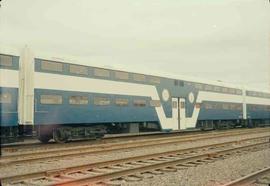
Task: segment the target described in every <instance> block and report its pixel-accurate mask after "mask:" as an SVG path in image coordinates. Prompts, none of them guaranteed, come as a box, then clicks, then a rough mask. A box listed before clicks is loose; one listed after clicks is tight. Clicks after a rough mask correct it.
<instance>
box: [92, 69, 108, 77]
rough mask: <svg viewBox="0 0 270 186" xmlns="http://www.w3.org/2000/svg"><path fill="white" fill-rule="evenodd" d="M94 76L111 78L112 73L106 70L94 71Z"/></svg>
mask: <svg viewBox="0 0 270 186" xmlns="http://www.w3.org/2000/svg"><path fill="white" fill-rule="evenodd" d="M94 75H95V76H98V77H110V71H109V70H105V69H99V68H95V69H94Z"/></svg>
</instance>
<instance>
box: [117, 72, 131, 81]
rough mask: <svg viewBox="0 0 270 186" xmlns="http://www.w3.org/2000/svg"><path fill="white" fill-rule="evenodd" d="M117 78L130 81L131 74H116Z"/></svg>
mask: <svg viewBox="0 0 270 186" xmlns="http://www.w3.org/2000/svg"><path fill="white" fill-rule="evenodd" d="M115 78H116V79H123V80H128V79H129V74H128V73H127V72H119V71H116V72H115Z"/></svg>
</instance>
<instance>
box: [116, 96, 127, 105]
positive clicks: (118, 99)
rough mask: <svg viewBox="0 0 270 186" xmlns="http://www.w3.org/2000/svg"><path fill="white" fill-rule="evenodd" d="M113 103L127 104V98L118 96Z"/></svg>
mask: <svg viewBox="0 0 270 186" xmlns="http://www.w3.org/2000/svg"><path fill="white" fill-rule="evenodd" d="M115 104H116V105H117V106H128V99H120V98H117V99H116V100H115Z"/></svg>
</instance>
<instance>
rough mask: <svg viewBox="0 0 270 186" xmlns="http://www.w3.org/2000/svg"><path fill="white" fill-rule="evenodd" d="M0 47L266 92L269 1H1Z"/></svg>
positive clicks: (269, 56)
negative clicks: (27, 48)
mask: <svg viewBox="0 0 270 186" xmlns="http://www.w3.org/2000/svg"><path fill="white" fill-rule="evenodd" d="M1 4H2V7H1V8H0V46H6V45H8V46H12V47H18V48H20V47H23V46H24V45H28V46H30V47H31V48H32V49H33V50H34V52H35V53H42V52H46V53H49V54H51V55H52V56H55V57H61V56H65V55H68V56H74V58H77V59H79V58H84V59H87V63H88V65H91V63H99V64H101V65H104V66H111V67H117V66H125V67H128V68H131V69H137V70H138V71H140V69H141V70H143V71H145V69H147V70H149V71H151V70H153V71H162V72H166V73H172V74H180V75H188V76H195V77H202V78H207V79H211V80H222V81H225V82H234V83H243V84H246V85H249V86H252V87H260V88H263V89H267V88H268V86H269V84H270V80H269V75H270V3H269V1H268V0H69V1H67V0H47V1H44V0H23V1H22V0H2V3H1Z"/></svg>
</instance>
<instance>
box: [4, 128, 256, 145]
mask: <svg viewBox="0 0 270 186" xmlns="http://www.w3.org/2000/svg"><path fill="white" fill-rule="evenodd" d="M244 129H245V128H241V129H232V130H234V131H235V130H244ZM249 130H252V129H249ZM211 132H213V130H209V131H201V130H188V131H172V132H143V133H135V134H132V133H128V134H106V135H105V136H104V137H103V138H101V139H90V140H89V139H86V140H85V139H78V140H73V141H71V142H70V143H66V145H67V144H68V145H70V146H72V145H76V144H77V143H85V144H89V142H90V141H91V142H96V141H98V142H100V141H102V142H104V143H105V142H107V141H112V140H116V141H117V140H136V139H141V138H146V139H147V138H153V137H166V136H177V135H183V136H185V135H190V134H194V133H196V134H197V133H199V134H200V133H201V134H203V133H211ZM221 132H222V131H221ZM40 145H43V146H60V145H62V144H58V143H56V142H54V141H53V140H51V141H49V142H48V143H46V144H44V143H41V142H39V141H38V139H36V138H34V137H32V138H27V140H26V141H22V140H21V141H18V142H14V143H7V144H1V147H2V148H5V149H10V150H12V149H14V150H16V149H18V148H21V149H25V148H29V147H30V148H31V147H39V146H40Z"/></svg>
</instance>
